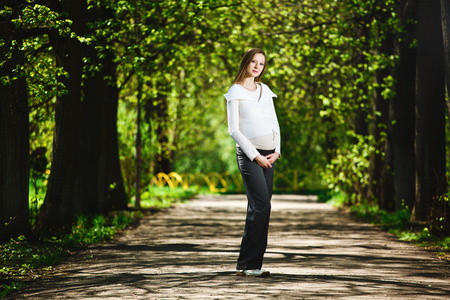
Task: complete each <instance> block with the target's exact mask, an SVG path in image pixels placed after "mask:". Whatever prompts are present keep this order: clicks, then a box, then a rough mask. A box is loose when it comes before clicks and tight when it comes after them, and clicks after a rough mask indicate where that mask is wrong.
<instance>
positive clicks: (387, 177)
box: [0, 0, 450, 239]
mask: <svg viewBox="0 0 450 300" xmlns="http://www.w3.org/2000/svg"><path fill="white" fill-rule="evenodd" d="M445 2H446V1H441V2H440V1H439V0H432V1H424V0H401V1H399V0H397V1H395V0H389V1H377V0H375V1H373V0H371V1H366V0H343V1H337V0H304V1H288V0H272V1H247V0H210V1H191V0H178V1H175V0H173V1H148V0H137V1H121V0H107V1H96V0H84V1H77V2H73V1H72V2H71V1H68V0H65V1H53V0H35V1H26V0H21V1H17V0H16V1H12V0H10V1H5V3H4V4H3V5H2V7H0V29H1V30H0V32H1V33H0V46H1V58H0V61H1V65H0V70H1V73H0V76H1V78H0V83H1V84H0V87H1V90H0V91H1V93H2V95H4V96H5V99H4V101H3V100H2V101H1V102H2V104H1V105H2V106H1V107H0V111H1V115H0V117H1V122H2V123H1V128H0V131H1V135H0V139H1V143H0V145H2V146H1V147H0V150H1V151H0V159H1V172H0V181H1V183H0V196H1V200H0V201H1V205H2V213H1V215H0V217H1V218H0V219H1V220H0V221H1V224H2V226H3V229H2V231H1V233H0V234H1V236H2V239H7V238H9V237H11V236H15V235H17V234H20V233H27V232H29V231H30V230H29V227H27V226H18V227H17V228H18V229H17V230H13V228H14V224H15V221H14V220H16V219H17V220H18V222H19V223H23V222H24V221H23V220H26V219H27V218H28V215H27V214H26V211H27V210H28V205H27V204H28V191H27V189H28V185H27V181H28V178H29V174H30V172H29V170H30V166H31V170H32V171H33V172H38V173H33V172H32V173H31V174H45V172H47V176H49V177H48V185H47V191H46V196H45V200H44V203H43V206H42V209H41V212H40V224H41V225H42V228H47V229H49V228H62V227H64V226H67V224H68V222H71V221H73V220H74V217H75V216H76V215H77V214H91V213H103V212H107V211H109V210H112V209H121V208H125V207H127V204H128V202H129V201H130V200H129V199H131V198H132V197H133V196H137V195H136V193H138V191H139V189H140V187H143V186H146V185H148V184H149V182H150V181H151V178H152V176H153V175H154V174H156V173H157V172H166V173H169V172H171V171H175V172H179V173H183V172H190V173H208V172H212V171H214V172H219V173H224V172H229V173H231V174H235V173H237V172H238V171H237V167H236V164H235V153H234V147H235V144H234V141H233V140H232V139H231V138H230V137H229V136H228V133H227V124H226V109H225V108H226V107H225V100H224V98H223V94H225V93H226V91H227V89H228V87H229V86H230V85H231V82H232V80H233V78H234V75H235V72H236V71H237V67H238V64H239V61H240V58H241V56H242V55H243V53H244V52H245V50H247V49H248V48H252V47H258V48H262V49H264V50H265V51H266V53H267V55H268V57H267V63H268V66H267V68H268V69H267V72H266V73H265V75H264V77H263V82H265V83H267V84H268V85H269V86H270V87H271V88H272V90H273V91H274V92H275V93H276V94H277V95H278V98H277V99H276V100H275V107H276V110H277V114H278V119H279V122H280V127H281V134H282V147H281V151H282V159H281V160H280V161H279V163H278V166H277V169H278V170H277V171H278V172H283V171H288V170H292V169H295V170H298V171H299V172H300V177H301V185H300V188H301V189H303V190H311V189H317V188H325V189H330V190H333V191H339V192H342V193H344V194H346V195H347V196H348V199H349V200H348V201H349V202H351V203H360V202H369V203H372V204H377V205H379V206H380V207H383V208H385V209H388V210H398V209H402V208H405V207H408V208H409V209H411V210H413V218H414V219H415V220H417V221H426V222H429V223H430V224H431V225H430V226H431V227H432V229H434V230H436V232H449V223H450V221H449V218H450V217H449V216H448V197H447V179H446V178H447V177H446V173H447V172H446V170H447V169H448V167H447V162H446V144H447V141H448V140H449V138H448V133H446V125H445V123H446V118H448V116H447V115H446V108H445V103H446V102H445V78H446V77H445V76H446V75H445V71H446V70H445V68H444V61H445V59H447V60H446V61H447V62H448V57H449V54H448V53H449V52H448V39H449V37H448V32H449V30H448V28H447V27H448V24H447V23H448V20H447V19H446V17H445V16H446V15H445V12H448V7H447V6H448V4H446V3H445ZM446 9H447V10H446ZM431 20H433V21H431ZM441 21H442V22H441ZM446 22H447V23H446ZM446 26H447V27H446ZM430 32H433V33H434V34H433V35H431V34H430ZM446 34H447V35H446ZM430 51H432V52H430ZM433 51H434V52H433ZM447 71H448V70H447ZM447 73H448V72H447ZM447 76H448V74H447ZM26 128H29V130H28V131H26V130H25V129H26ZM38 159H40V160H38ZM47 161H48V165H46V166H45V167H44V168H42V162H44V165H45V162H47ZM39 162H40V164H39ZM39 165H41V167H39ZM45 170H48V171H45ZM39 172H40V173H39ZM48 173H49V174H50V175H48ZM8 176H10V178H14V179H13V180H6V178H7V177H8ZM16 178H18V179H17V180H16ZM19 179H20V180H19ZM19 182H20V185H19ZM19 191H20V192H19ZM14 203H15V204H14ZM18 216H20V217H18ZM19 220H22V221H19ZM5 224H6V225H5Z"/></svg>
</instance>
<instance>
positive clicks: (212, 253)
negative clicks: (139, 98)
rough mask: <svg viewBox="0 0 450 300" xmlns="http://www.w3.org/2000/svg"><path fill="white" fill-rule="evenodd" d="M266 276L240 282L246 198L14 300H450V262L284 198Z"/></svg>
mask: <svg viewBox="0 0 450 300" xmlns="http://www.w3.org/2000/svg"><path fill="white" fill-rule="evenodd" d="M272 203H273V205H272V217H271V225H270V233H269V247H268V249H267V253H266V256H265V263H264V268H266V269H268V270H270V271H271V272H272V275H271V276H270V277H268V278H250V277H241V276H236V275H235V273H234V270H235V262H236V259H237V255H238V253H237V251H238V245H239V243H240V239H241V234H242V231H243V226H244V219H245V208H246V200H245V196H243V195H228V196H200V197H199V198H197V199H196V200H193V201H191V202H190V203H189V204H183V205H180V206H178V207H176V208H175V209H171V210H169V211H168V212H164V213H158V214H156V215H152V216H150V217H148V218H145V219H144V220H142V222H141V225H140V226H139V227H137V228H135V229H132V230H130V231H128V232H126V233H125V234H123V235H122V236H120V237H118V238H117V239H116V240H114V241H112V242H111V243H108V244H101V245H97V246H95V247H91V248H90V249H89V251H88V252H87V253H85V254H84V255H92V256H93V258H86V259H84V260H83V259H81V257H79V259H78V260H77V261H76V262H74V263H67V264H66V265H64V266H62V267H61V268H59V270H58V271H57V272H56V273H55V274H53V275H52V276H49V277H47V278H45V279H42V280H40V281H38V282H36V283H35V284H33V285H31V286H29V287H27V288H25V289H24V290H22V292H21V293H20V294H16V295H14V296H13V297H12V298H14V299H272V298H277V299H449V298H450V268H449V267H450V264H449V263H448V262H444V261H440V260H438V259H436V258H434V257H432V256H431V255H430V254H429V253H428V252H426V251H424V250H421V249H419V248H417V247H414V246H412V245H409V244H407V243H403V242H399V241H397V240H396V239H395V238H394V237H393V236H391V235H389V234H387V233H384V232H382V231H380V230H378V229H377V228H375V227H374V226H371V225H368V224H361V223H357V222H355V221H353V220H351V219H350V218H348V217H347V216H346V215H345V214H343V213H340V212H338V211H337V210H336V209H334V208H332V207H330V206H329V205H327V204H322V203H317V202H316V201H315V199H314V198H313V197H307V196H294V195H275V196H274V197H273V202H272Z"/></svg>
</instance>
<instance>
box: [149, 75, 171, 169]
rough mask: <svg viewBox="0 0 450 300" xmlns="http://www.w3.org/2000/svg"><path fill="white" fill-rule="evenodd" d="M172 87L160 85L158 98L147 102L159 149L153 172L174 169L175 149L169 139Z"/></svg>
mask: <svg viewBox="0 0 450 300" xmlns="http://www.w3.org/2000/svg"><path fill="white" fill-rule="evenodd" d="M169 90H170V88H169V87H167V86H165V84H164V83H163V84H160V85H158V94H157V98H156V99H149V100H148V101H147V103H146V110H147V115H148V116H150V118H151V119H149V118H148V117H147V119H148V120H150V121H151V122H153V124H154V132H155V134H156V138H157V140H158V146H159V151H157V154H156V156H155V158H154V160H153V173H154V174H157V173H159V172H163V173H166V174H168V173H170V172H172V169H173V149H172V145H171V143H170V139H169V130H168V126H169V104H168V99H167V94H168V93H169Z"/></svg>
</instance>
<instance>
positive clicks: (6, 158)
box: [0, 1, 31, 242]
mask: <svg viewBox="0 0 450 300" xmlns="http://www.w3.org/2000/svg"><path fill="white" fill-rule="evenodd" d="M7 2H8V4H7V5H8V6H9V7H11V8H12V9H13V13H12V15H10V16H1V17H0V35H1V38H2V39H3V40H4V42H5V44H4V45H3V46H2V47H0V57H2V59H3V58H5V57H7V53H8V52H10V53H11V57H10V58H9V59H6V60H5V61H3V63H2V64H0V74H1V76H2V77H4V76H8V77H9V82H8V83H1V82H0V95H1V97H2V99H1V100H0V242H5V241H8V240H9V239H11V238H16V237H18V236H20V235H25V236H28V237H29V236H31V228H30V223H29V207H28V181H29V173H30V170H29V169H30V167H29V131H28V123H29V121H28V98H27V85H26V79H25V77H24V76H21V75H22V74H18V73H17V69H18V68H17V66H23V65H24V59H23V53H22V52H21V51H20V47H21V46H22V38H21V29H20V28H16V26H15V25H14V24H13V23H12V22H11V21H10V20H11V18H18V17H19V14H20V11H19V9H20V5H21V1H7ZM13 41H14V42H15V43H16V45H15V46H13ZM15 70H16V71H15ZM14 77H17V78H14ZM5 224H6V226H5Z"/></svg>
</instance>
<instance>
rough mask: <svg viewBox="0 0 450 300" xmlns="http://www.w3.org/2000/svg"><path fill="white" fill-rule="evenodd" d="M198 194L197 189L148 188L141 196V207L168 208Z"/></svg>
mask: <svg viewBox="0 0 450 300" xmlns="http://www.w3.org/2000/svg"><path fill="white" fill-rule="evenodd" d="M196 193H198V191H197V190H196V189H195V188H190V189H187V190H184V189H182V188H168V187H162V188H159V187H148V188H147V189H146V190H144V191H143V192H142V194H141V207H142V208H144V209H147V208H151V209H162V208H168V207H171V206H172V205H174V204H175V203H177V202H179V201H183V200H188V199H190V198H192V196H193V195H195V194H196Z"/></svg>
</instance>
